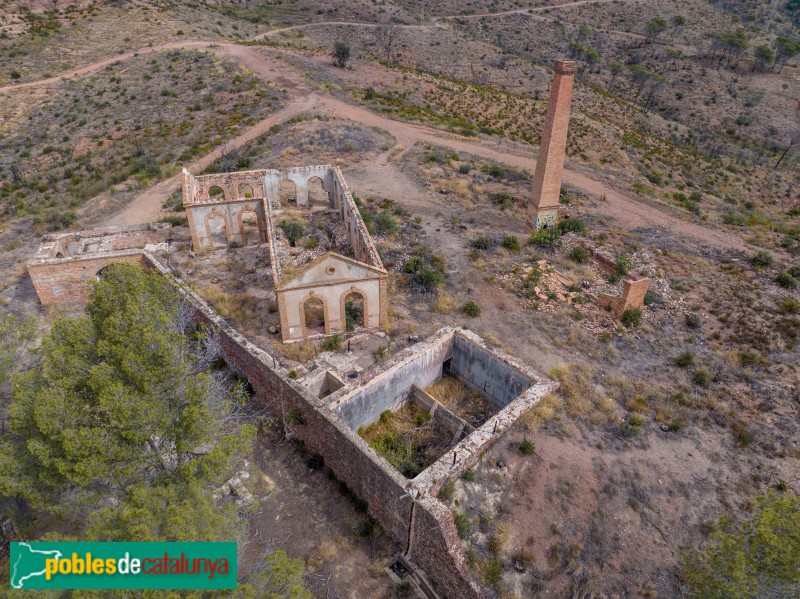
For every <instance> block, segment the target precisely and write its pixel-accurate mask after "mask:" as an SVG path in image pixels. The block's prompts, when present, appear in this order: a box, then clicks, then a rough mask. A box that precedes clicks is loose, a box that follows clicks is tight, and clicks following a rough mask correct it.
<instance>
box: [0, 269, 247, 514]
mask: <svg viewBox="0 0 800 599" xmlns="http://www.w3.org/2000/svg"><path fill="white" fill-rule="evenodd" d="M86 312H87V314H88V316H86V317H81V318H62V319H60V320H58V321H56V323H55V324H54V325H53V327H52V330H51V332H50V334H49V335H47V336H46V337H45V338H44V340H43V341H42V344H41V346H40V347H39V348H38V349H37V351H36V353H35V356H36V358H37V359H38V361H37V363H36V364H35V366H34V367H33V368H32V369H31V370H29V371H28V372H25V373H21V374H18V375H16V376H15V377H14V378H13V385H12V388H13V401H12V404H11V407H10V428H11V430H12V431H13V432H14V433H15V434H16V438H15V439H14V440H13V441H12V440H5V441H4V445H3V446H2V448H0V466H2V467H0V493H2V494H3V495H7V496H10V495H17V496H23V497H25V498H27V499H28V500H30V501H31V502H32V503H33V504H34V505H42V501H43V500H47V499H53V498H54V496H57V495H59V494H60V493H61V492H62V491H63V489H64V488H65V487H69V488H75V489H80V490H81V491H82V492H85V493H94V494H99V495H100V496H103V497H109V496H115V497H117V498H118V499H123V498H124V497H126V496H127V495H128V492H129V489H130V488H132V487H134V486H135V485H137V484H142V483H145V484H148V485H153V484H160V483H162V482H164V481H189V480H202V481H213V480H214V479H215V478H216V477H218V476H219V475H220V474H221V473H222V472H223V470H224V469H225V468H227V467H228V466H229V465H230V463H231V460H233V459H235V457H236V456H237V455H239V454H241V453H242V452H243V451H244V450H245V449H246V448H247V447H248V446H249V444H250V442H251V440H252V436H253V427H252V426H250V425H246V424H245V425H243V426H239V422H238V421H237V415H238V414H239V411H240V409H241V406H242V404H243V402H244V400H245V399H246V396H245V393H244V391H243V386H242V385H241V384H237V383H236V382H235V381H233V380H232V379H231V378H230V376H227V375H223V374H222V373H221V372H215V371H213V370H212V369H211V366H212V364H213V362H214V360H215V359H217V349H218V348H217V339H216V336H215V334H214V333H213V331H208V330H193V329H192V328H191V323H190V321H189V317H188V315H189V312H188V309H187V306H186V304H185V303H184V302H183V300H182V298H181V296H180V295H179V294H178V293H177V291H176V290H175V289H174V288H173V287H172V285H171V283H170V282H169V281H167V280H165V279H164V278H163V277H161V276H159V275H157V274H146V273H144V272H142V270H141V269H140V268H139V267H137V266H135V265H131V264H118V265H113V266H112V267H111V268H110V269H109V270H108V271H107V272H106V274H105V276H104V277H103V279H102V280H101V281H100V282H97V283H94V284H93V286H92V288H91V291H90V298H89V302H88V305H87V308H86Z"/></svg>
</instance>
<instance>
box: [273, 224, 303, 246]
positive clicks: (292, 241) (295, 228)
mask: <svg viewBox="0 0 800 599" xmlns="http://www.w3.org/2000/svg"><path fill="white" fill-rule="evenodd" d="M278 226H279V227H280V228H281V230H282V231H283V234H284V235H286V239H288V240H289V245H290V246H292V247H295V245H296V244H297V240H298V239H300V238H301V237H302V236H303V234H304V233H305V228H304V227H303V225H302V224H300V223H298V222H295V221H293V220H285V221H283V222H281V223H280V224H279V225H278Z"/></svg>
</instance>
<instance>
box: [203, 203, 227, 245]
mask: <svg viewBox="0 0 800 599" xmlns="http://www.w3.org/2000/svg"><path fill="white" fill-rule="evenodd" d="M206 231H207V233H208V236H209V238H210V239H211V244H212V245H213V246H214V247H225V246H226V245H228V222H227V221H226V219H225V215H224V214H222V213H220V212H216V211H214V212H211V213H210V214H209V215H208V216H207V217H206Z"/></svg>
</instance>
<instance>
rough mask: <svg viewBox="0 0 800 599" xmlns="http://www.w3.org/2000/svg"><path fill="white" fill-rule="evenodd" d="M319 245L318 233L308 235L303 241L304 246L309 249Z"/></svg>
mask: <svg viewBox="0 0 800 599" xmlns="http://www.w3.org/2000/svg"><path fill="white" fill-rule="evenodd" d="M318 245H319V239H317V237H316V235H314V236H312V237H306V239H305V241H303V247H304V248H306V249H307V250H313V249H314V248H316V247H317V246H318Z"/></svg>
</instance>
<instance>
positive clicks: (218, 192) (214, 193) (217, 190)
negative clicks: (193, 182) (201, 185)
mask: <svg viewBox="0 0 800 599" xmlns="http://www.w3.org/2000/svg"><path fill="white" fill-rule="evenodd" d="M208 197H209V198H211V199H212V200H221V199H222V198H224V197H225V191H224V190H223V189H222V188H221V187H220V186H219V185H214V186H212V187H211V188H210V189H209V190H208Z"/></svg>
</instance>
